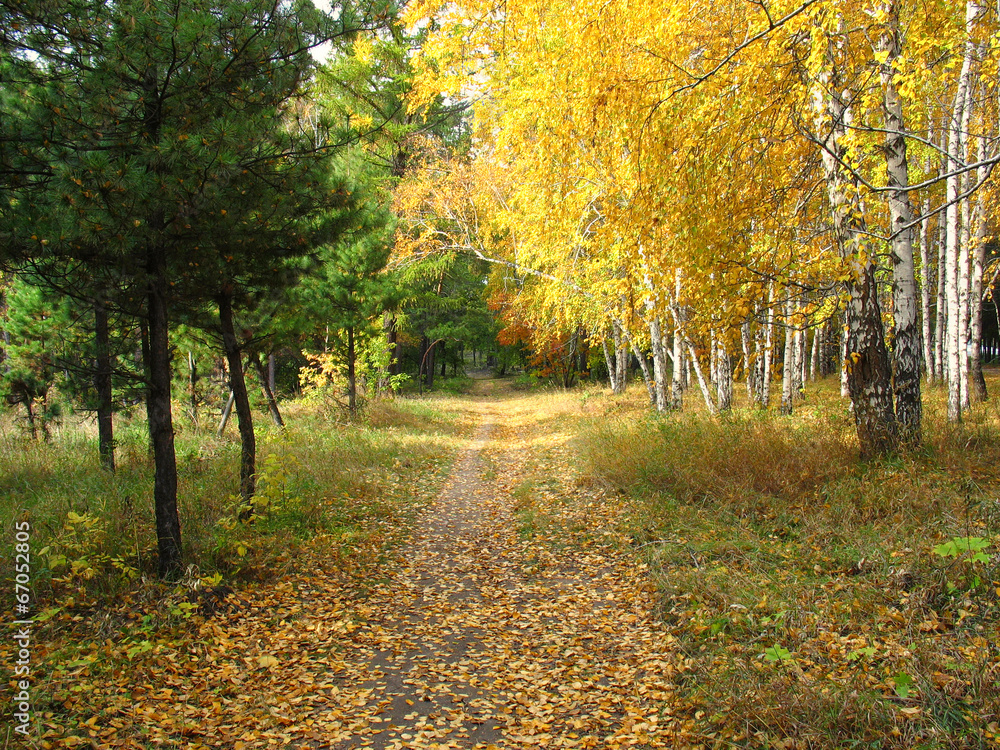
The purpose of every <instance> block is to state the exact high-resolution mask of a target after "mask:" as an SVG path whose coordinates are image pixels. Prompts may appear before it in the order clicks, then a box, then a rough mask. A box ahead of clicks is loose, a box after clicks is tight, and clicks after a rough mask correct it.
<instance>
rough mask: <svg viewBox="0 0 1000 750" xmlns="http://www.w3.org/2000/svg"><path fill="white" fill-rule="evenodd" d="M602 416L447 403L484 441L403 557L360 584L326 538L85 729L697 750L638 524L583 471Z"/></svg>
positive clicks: (229, 604) (129, 738) (418, 524)
mask: <svg viewBox="0 0 1000 750" xmlns="http://www.w3.org/2000/svg"><path fill="white" fill-rule="evenodd" d="M584 403H585V400H582V399H581V396H580V395H579V394H568V393H531V394H517V393H512V392H511V391H510V389H509V387H507V386H504V385H502V384H500V383H499V382H497V381H480V382H478V383H477V384H476V392H475V393H474V394H472V395H470V396H468V397H463V398H450V397H449V398H446V399H442V400H441V401H440V402H439V405H440V408H442V409H446V410H448V411H451V412H453V413H455V415H456V416H457V417H458V418H459V419H460V421H463V422H465V423H466V424H467V425H468V426H469V429H468V430H467V434H468V435H469V436H470V437H469V438H468V440H467V442H466V441H463V444H461V445H460V446H459V447H460V448H461V452H460V454H459V455H458V456H457V458H456V461H455V462H454V463H453V466H452V469H451V473H450V475H449V478H448V479H447V481H446V482H445V483H444V486H443V488H442V489H441V490H439V491H437V492H436V493H433V494H432V495H431V497H432V498H433V501H431V502H428V504H427V505H426V506H425V507H424V508H423V509H422V510H421V511H420V512H419V513H418V515H417V517H416V519H415V524H414V526H413V529H412V533H411V534H410V535H409V537H407V540H406V541H405V542H404V543H403V544H402V545H401V546H399V547H398V548H394V549H393V550H391V551H390V554H389V555H386V556H383V557H382V558H380V559H376V558H374V557H373V558H372V559H371V560H370V561H368V562H364V563H363V564H357V565H354V566H353V567H352V566H351V565H350V564H349V563H350V561H343V560H338V559H326V557H325V556H324V552H323V550H322V548H321V544H322V540H321V539H319V540H317V542H316V544H314V545H313V547H314V548H315V549H313V551H311V552H310V553H309V555H307V556H304V557H302V558H300V559H299V560H298V561H297V564H296V569H295V572H294V573H291V574H288V575H285V576H283V577H282V578H280V579H278V580H276V581H273V582H269V583H268V584H267V585H265V586H260V587H255V588H253V589H248V590H244V591H241V592H239V593H237V594H233V595H231V596H230V597H229V598H228V599H227V600H226V601H225V602H224V603H223V604H222V605H221V606H220V608H219V610H218V611H217V612H215V613H214V614H213V615H212V616H211V617H208V618H199V620H202V619H203V621H201V622H200V624H198V625H197V626H196V627H197V634H196V636H195V637H194V638H193V639H192V640H187V641H183V642H178V643H176V644H171V643H167V642H161V643H158V644H157V645H156V646H155V654H154V655H155V656H156V664H157V665H158V666H157V669H156V671H155V672H151V671H143V672H137V671H135V670H134V667H133V665H131V664H122V665H121V666H120V669H121V670H122V671H121V672H120V673H118V672H116V673H115V676H114V681H115V682H116V683H117V684H125V683H127V685H128V690H127V692H121V691H120V690H119V691H118V693H117V694H116V696H115V704H114V705H115V706H116V707H111V706H110V705H109V706H108V707H107V708H105V709H103V710H102V711H101V715H100V716H99V717H95V719H94V721H95V722H96V721H97V719H100V723H99V724H97V725H96V726H95V725H94V724H88V725H86V726H84V727H82V728H81V730H80V731H81V732H87V733H88V734H89V735H90V737H91V738H92V739H93V740H94V741H97V740H98V739H99V741H100V746H102V747H112V746H114V747H131V748H144V747H148V746H151V745H156V746H158V747H176V748H185V749H186V750H202V749H203V748H227V749H231V750H250V748H271V747H295V748H327V749H329V750H354V749H356V748H384V749H400V750H401V749H403V748H407V749H409V748H413V749H417V748H437V749H439V750H440V749H441V748H464V749H467V750H473V749H474V748H478V749H479V750H485V749H486V748H571V747H575V748H601V749H605V748H607V749H611V748H624V747H636V748H651V747H690V746H691V745H690V743H688V742H685V741H684V739H683V738H685V737H687V736H688V734H687V732H689V731H690V727H691V721H692V720H691V719H690V718H688V717H685V718H683V719H682V718H679V717H678V718H675V716H674V715H673V714H672V713H671V712H672V711H675V710H677V707H678V695H677V692H676V691H675V688H674V680H675V679H676V678H677V677H678V675H679V673H681V672H683V671H685V668H684V657H683V654H681V653H680V652H679V651H678V650H676V649H675V648H673V646H672V644H671V642H670V638H669V636H667V635H666V634H665V633H664V632H663V630H661V629H660V628H658V626H657V625H656V623H655V622H654V620H653V617H652V612H653V610H654V606H655V600H654V595H653V590H652V585H651V584H650V582H649V580H648V578H647V571H646V570H645V568H644V566H642V565H641V564H639V563H638V562H637V560H636V559H635V556H634V555H633V553H632V551H631V550H630V548H629V546H628V544H627V542H628V540H627V539H625V538H624V537H623V536H622V534H621V533H620V532H619V531H616V529H618V528H620V527H621V526H622V524H621V520H622V517H623V514H624V513H627V512H628V509H627V507H626V506H625V505H623V504H622V503H621V502H620V501H619V500H618V499H616V498H615V497H613V496H608V495H606V494H605V493H604V492H603V491H602V490H601V489H600V488H597V487H593V486H590V485H588V484H587V483H586V482H584V481H582V480H581V478H580V474H579V472H578V465H579V462H580V459H579V456H578V453H577V449H576V447H575V446H574V445H573V443H572V438H573V437H574V435H575V434H577V432H578V428H579V426H580V420H581V419H583V418H585V415H584V414H583V408H584ZM424 479H426V480H427V481H428V482H430V481H431V479H432V478H431V477H425V478H424ZM387 521H388V519H387ZM115 668H116V669H119V667H115ZM685 712H686V709H685ZM53 731H54V730H53ZM139 737H142V738H143V739H142V741H141V742H140V741H138V738H139ZM77 739H79V740H80V742H82V743H86V742H87V740H86V739H84V738H77ZM77 744H79V743H77ZM50 746H52V745H50ZM62 746H67V747H68V746H71V745H68V744H65V743H64V744H63V745H62Z"/></svg>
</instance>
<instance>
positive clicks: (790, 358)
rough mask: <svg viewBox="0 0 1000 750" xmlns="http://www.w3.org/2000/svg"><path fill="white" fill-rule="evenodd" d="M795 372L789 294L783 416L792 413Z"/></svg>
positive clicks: (782, 384) (782, 366)
mask: <svg viewBox="0 0 1000 750" xmlns="http://www.w3.org/2000/svg"><path fill="white" fill-rule="evenodd" d="M794 371H795V332H794V331H793V330H792V296H791V292H790V291H789V292H788V297H787V298H786V299H785V355H784V360H783V361H782V364H781V407H780V412H781V413H782V414H791V413H792V400H793V398H794V397H793V394H792V389H793V387H794V379H795V378H794V375H793V373H794Z"/></svg>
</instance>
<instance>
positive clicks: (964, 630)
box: [579, 373, 1000, 748]
mask: <svg viewBox="0 0 1000 750" xmlns="http://www.w3.org/2000/svg"><path fill="white" fill-rule="evenodd" d="M836 385H837V384H836V383H832V382H828V383H821V384H820V385H819V386H818V387H815V388H812V389H811V390H810V393H809V397H808V400H807V401H806V403H805V404H804V405H803V406H801V407H800V408H798V409H797V411H796V414H795V415H793V416H791V417H778V416H774V415H769V414H765V413H751V412H747V411H742V412H740V411H737V412H736V413H734V414H733V415H731V416H729V417H726V418H722V419H713V418H710V417H708V416H707V415H705V414H704V413H703V412H699V411H694V410H692V411H693V413H685V414H681V415H669V416H666V417H663V418H655V417H649V416H648V415H647V414H646V413H645V411H646V408H645V403H644V399H643V398H642V396H643V394H641V393H640V394H637V395H636V394H632V395H630V396H629V397H628V398H626V399H620V400H612V399H608V398H597V399H591V401H590V402H589V403H588V410H589V411H590V412H591V413H592V414H594V417H593V418H592V419H591V420H590V424H589V425H588V426H587V427H586V429H585V430H584V434H583V437H582V438H581V440H580V443H579V445H580V449H581V451H582V452H583V455H584V456H585V458H586V461H587V466H588V467H589V470H590V472H591V481H595V482H600V483H605V484H607V485H609V486H610V487H611V488H613V489H614V490H616V491H618V492H620V493H624V494H626V495H627V496H630V497H631V498H632V512H631V513H630V514H629V515H628V520H627V521H626V522H625V523H626V528H627V531H628V533H629V535H630V537H631V539H632V542H633V545H634V546H635V548H636V549H637V552H638V554H640V555H642V557H643V558H644V559H645V560H646V562H647V563H648V564H649V565H650V568H651V570H652V571H653V575H654V577H655V578H656V580H657V582H658V584H659V587H660V590H661V608H662V612H661V614H662V616H663V618H664V620H665V622H666V623H667V624H668V625H669V627H670V628H671V631H672V633H673V634H674V635H675V637H676V638H677V639H678V642H679V644H680V645H681V647H682V648H684V649H685V650H686V652H687V654H688V657H689V659H690V662H689V663H690V671H689V672H688V673H687V675H686V677H685V678H684V684H685V689H686V693H687V696H688V700H689V702H690V710H691V714H692V716H693V717H696V719H695V721H696V723H697V725H698V726H699V727H700V731H701V735H702V738H703V739H704V741H705V743H706V744H708V745H715V746H720V747H784V748H790V747H801V748H805V747H809V748H813V747H815V748H842V747H866V748H876V747H878V748H890V747H892V748H904V747H906V748H909V747H924V748H984V747H996V746H997V743H998V740H997V737H998V736H1000V729H998V722H1000V647H998V645H997V644H998V643H1000V628H998V617H1000V604H998V598H1000V555H998V552H1000V501H998V498H1000V474H998V461H997V458H998V449H997V446H998V445H1000V417H998V410H997V403H998V401H997V398H996V396H994V398H993V399H992V400H991V401H990V402H989V403H987V404H983V405H978V406H977V407H976V408H975V409H974V410H973V411H972V412H971V413H970V414H968V415H967V417H966V421H965V423H964V425H962V426H961V427H955V426H951V425H947V424H946V423H945V422H944V420H943V419H942V413H943V407H942V403H941V401H942V394H941V392H940V391H939V390H937V389H931V390H930V391H929V393H928V394H927V397H926V404H927V408H926V412H927V413H926V421H925V443H924V446H923V447H922V448H921V449H920V450H919V451H917V452H916V453H914V454H911V455H907V456H901V457H897V458H892V459H886V460H882V461H876V462H869V463H861V462H859V461H858V460H857V458H856V455H857V447H856V440H855V438H854V436H853V434H852V424H851V420H850V415H849V413H848V412H847V411H846V409H845V408H844V404H843V403H842V402H841V401H840V399H839V394H838V393H837V390H836ZM990 386H991V390H992V391H993V392H994V393H995V392H997V391H1000V379H998V378H997V377H996V373H993V374H992V377H990ZM954 537H980V538H983V539H986V540H989V542H990V544H991V546H990V547H989V548H988V549H987V550H986V551H987V554H988V556H989V557H988V560H987V561H985V562H976V563H972V562H970V561H969V560H968V559H967V558H968V557H969V555H968V554H965V555H962V556H959V557H958V558H951V557H942V556H940V555H936V554H934V553H933V548H934V547H935V546H937V545H939V544H941V543H942V542H944V541H947V540H949V539H952V538H954Z"/></svg>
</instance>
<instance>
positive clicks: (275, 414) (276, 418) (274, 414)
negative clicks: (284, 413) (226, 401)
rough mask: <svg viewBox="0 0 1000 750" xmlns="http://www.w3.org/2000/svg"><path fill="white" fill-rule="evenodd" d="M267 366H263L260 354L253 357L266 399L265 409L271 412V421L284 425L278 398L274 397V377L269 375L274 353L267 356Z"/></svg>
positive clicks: (272, 370)
mask: <svg viewBox="0 0 1000 750" xmlns="http://www.w3.org/2000/svg"><path fill="white" fill-rule="evenodd" d="M267 362H268V366H267V367H265V365H264V360H262V359H261V358H260V356H259V355H258V356H256V357H254V364H255V365H256V366H257V377H258V378H260V387H261V389H262V390H263V391H264V398H265V399H266V400H267V410H268V412H269V413H270V414H271V421H272V422H274V423H275V424H276V425H277V426H278V427H284V426H285V420H283V419H282V418H281V411H279V409H278V400H277V399H276V398H275V397H274V385H273V383H274V378H272V377H271V375H272V374H273V373H274V369H273V368H272V367H270V365H271V364H273V363H274V355H273V354H271V355H269V356H268V358H267Z"/></svg>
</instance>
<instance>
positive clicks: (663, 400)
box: [649, 316, 668, 412]
mask: <svg viewBox="0 0 1000 750" xmlns="http://www.w3.org/2000/svg"><path fill="white" fill-rule="evenodd" d="M649 339H650V342H651V344H652V349H653V393H654V395H655V397H656V410H657V411H658V412H665V411H666V410H667V406H668V405H667V358H666V355H665V354H664V351H663V334H662V331H661V330H660V318H659V317H656V316H654V317H652V318H651V319H650V321H649Z"/></svg>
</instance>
